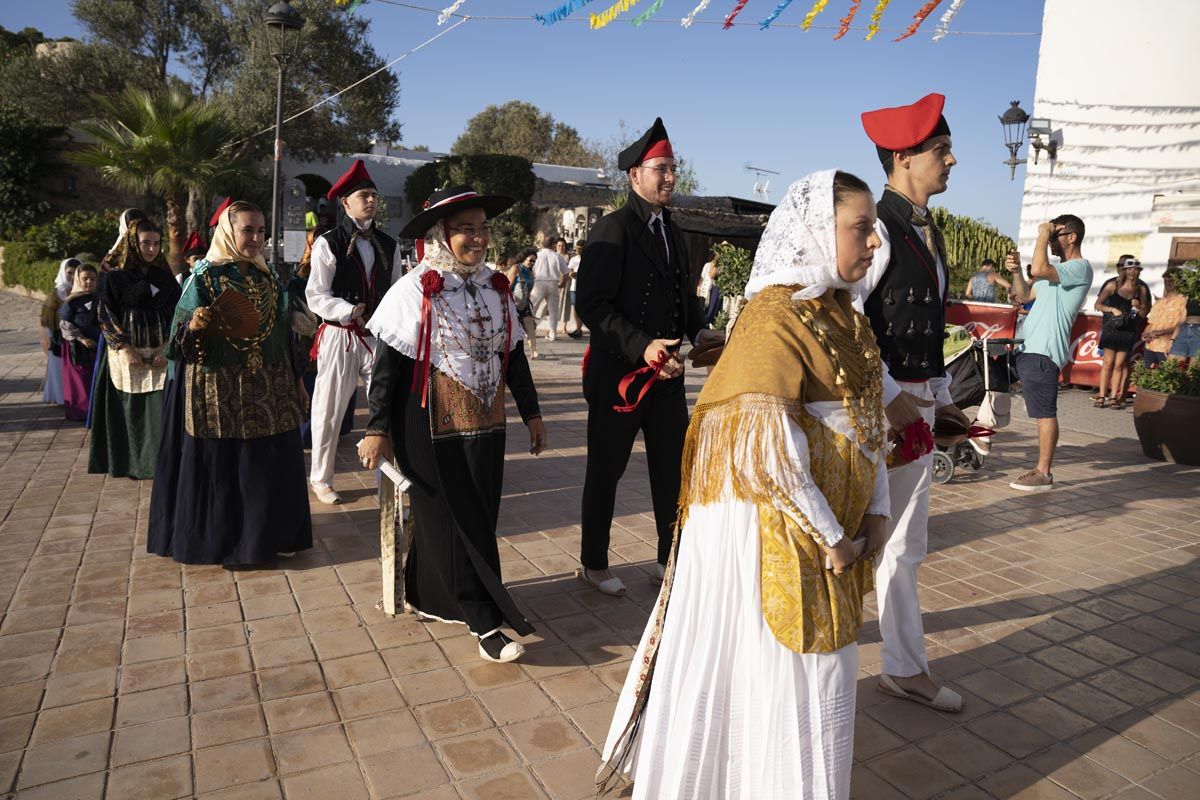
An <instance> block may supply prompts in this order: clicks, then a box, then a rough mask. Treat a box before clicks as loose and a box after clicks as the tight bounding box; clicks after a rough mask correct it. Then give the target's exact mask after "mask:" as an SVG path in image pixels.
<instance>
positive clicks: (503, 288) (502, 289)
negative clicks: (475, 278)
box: [492, 272, 508, 295]
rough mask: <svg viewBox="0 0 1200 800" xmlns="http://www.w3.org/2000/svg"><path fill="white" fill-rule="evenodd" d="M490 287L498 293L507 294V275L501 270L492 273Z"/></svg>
mask: <svg viewBox="0 0 1200 800" xmlns="http://www.w3.org/2000/svg"><path fill="white" fill-rule="evenodd" d="M492 288H493V289H495V290H496V291H497V292H499V293H500V294H502V295H503V294H508V276H507V275H505V274H504V273H503V272H496V273H493V274H492Z"/></svg>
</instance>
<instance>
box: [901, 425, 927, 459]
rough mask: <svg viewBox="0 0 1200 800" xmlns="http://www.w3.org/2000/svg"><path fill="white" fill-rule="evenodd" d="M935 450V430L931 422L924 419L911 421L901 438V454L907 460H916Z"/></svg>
mask: <svg viewBox="0 0 1200 800" xmlns="http://www.w3.org/2000/svg"><path fill="white" fill-rule="evenodd" d="M932 452H933V431H931V430H930V429H929V423H927V422H926V421H925V420H923V419H919V420H917V421H916V422H912V423H910V424H909V425H908V426H906V427H905V428H904V433H903V434H901V440H900V455H901V456H902V457H903V458H904V460H905V462H912V461H916V460H917V459H919V458H921V457H923V456H924V455H925V454H927V453H932Z"/></svg>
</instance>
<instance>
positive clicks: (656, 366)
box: [613, 352, 671, 414]
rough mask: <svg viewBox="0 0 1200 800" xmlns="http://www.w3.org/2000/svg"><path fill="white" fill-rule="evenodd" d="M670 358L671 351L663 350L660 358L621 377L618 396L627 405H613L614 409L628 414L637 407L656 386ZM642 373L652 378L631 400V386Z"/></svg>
mask: <svg viewBox="0 0 1200 800" xmlns="http://www.w3.org/2000/svg"><path fill="white" fill-rule="evenodd" d="M670 358H671V354H670V353H667V352H663V353H662V354H661V355H660V356H659V357H658V358H656V359H654V361H653V362H651V363H650V364H649V365H648V366H645V367H641V368H640V369H635V370H634V371H633V372H631V373H629V374H628V375H626V376H625V377H624V378H621V382H620V383H618V384H617V396H618V397H620V398H621V399H622V400H624V401H625V405H616V406H613V411H616V412H617V413H619V414H628V413H629V412H631V411H633V410H634V409H636V408H637V407H638V405H639V404H641V402H642V399H643V398H645V396H646V394H647V393H648V392H649V391H650V388H651V387H652V386H654V384H655V383H656V382H657V381H658V374H659V373H660V372H662V370H663V367H665V366H666V364H667V360H668V359H670ZM642 375H649V376H650V379H649V380H647V381H646V383H645V384H644V385H643V386H642V389H641V391H639V392H638V395H637V397H636V398H634V399H633V400H630V399H629V387H630V386H632V385H633V382H634V381H636V380H637V379H638V378H639V377H640V376H642Z"/></svg>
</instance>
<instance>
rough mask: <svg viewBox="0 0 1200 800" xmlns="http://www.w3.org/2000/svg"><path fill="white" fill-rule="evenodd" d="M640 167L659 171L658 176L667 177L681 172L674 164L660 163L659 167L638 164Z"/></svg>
mask: <svg viewBox="0 0 1200 800" xmlns="http://www.w3.org/2000/svg"><path fill="white" fill-rule="evenodd" d="M638 167H639V168H640V169H648V170H652V171H654V172H657V173H658V176H659V177H660V178H662V177H665V176H667V175H671V176H674V175H677V174H678V173H679V167H676V166H674V165H672V166H669V167H668V166H667V165H666V164H659V165H658V166H657V167H647V166H645V165H644V164H638Z"/></svg>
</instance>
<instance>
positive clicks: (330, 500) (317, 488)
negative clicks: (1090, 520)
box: [309, 483, 342, 506]
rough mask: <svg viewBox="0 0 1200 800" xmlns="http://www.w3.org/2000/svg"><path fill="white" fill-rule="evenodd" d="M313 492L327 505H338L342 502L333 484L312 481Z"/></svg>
mask: <svg viewBox="0 0 1200 800" xmlns="http://www.w3.org/2000/svg"><path fill="white" fill-rule="evenodd" d="M309 485H310V486H312V490H313V494H315V495H316V496H317V499H318V500H320V501H321V502H322V503H324V504H325V505H327V506H336V505H337V504H339V503H341V502H342V498H341V496H340V495H339V494H338V493H337V492H335V491H334V490H333V487H332V486H326V485H325V484H323V483H312V484H309Z"/></svg>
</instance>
